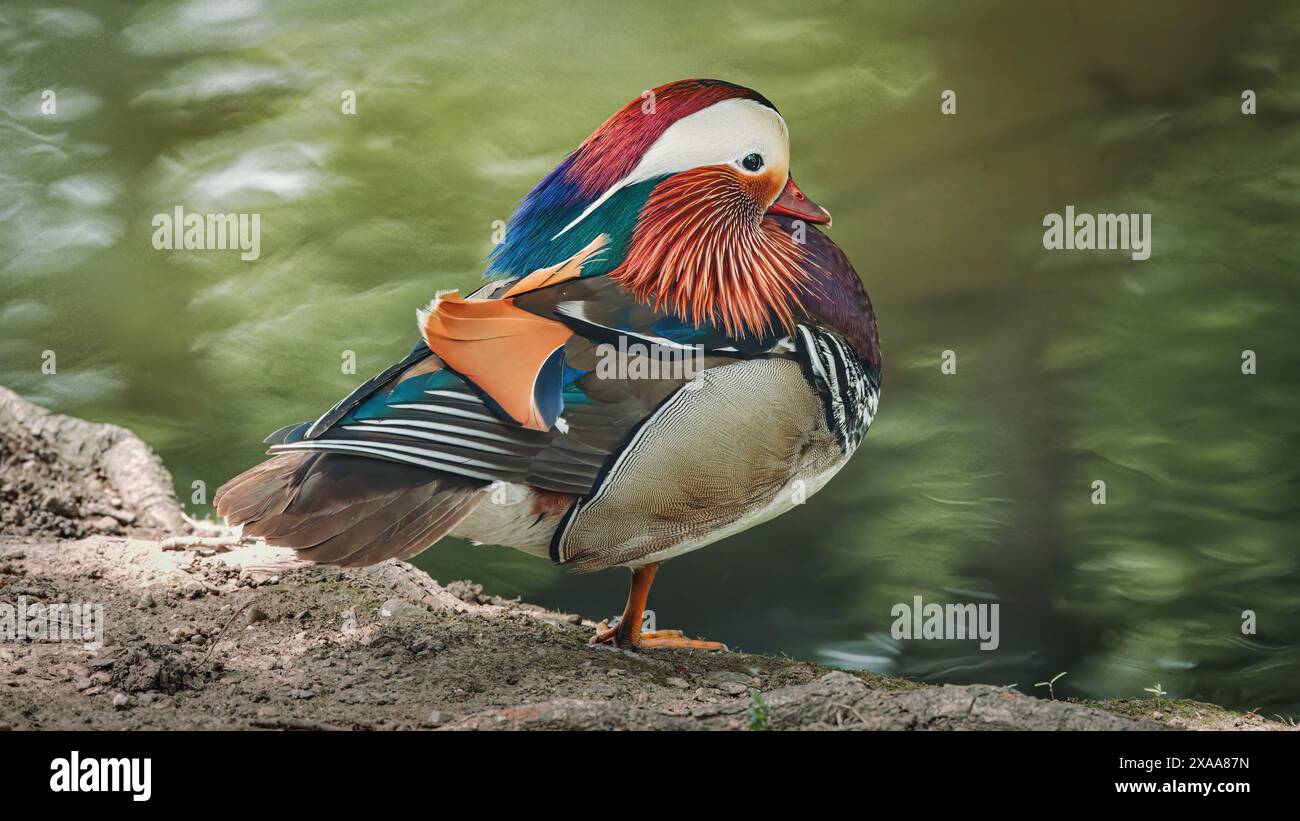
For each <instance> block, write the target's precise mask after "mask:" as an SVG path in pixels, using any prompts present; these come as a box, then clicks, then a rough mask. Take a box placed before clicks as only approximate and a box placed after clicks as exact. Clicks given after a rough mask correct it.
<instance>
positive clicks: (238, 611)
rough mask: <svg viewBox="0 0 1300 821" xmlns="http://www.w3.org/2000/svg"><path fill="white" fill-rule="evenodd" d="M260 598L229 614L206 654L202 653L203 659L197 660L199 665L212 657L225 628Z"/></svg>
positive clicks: (250, 600) (259, 598)
mask: <svg viewBox="0 0 1300 821" xmlns="http://www.w3.org/2000/svg"><path fill="white" fill-rule="evenodd" d="M262 598H263V597H262V596H258V597H257V598H255V599H249V600H248V601H246V602H244V603H243V604H242V605H240V606H239V609H238V610H236V611H235V612H234V613H232V614H231V616H230V618H229V619H227V620H226V623H225V624H223V625H221V629H220V630H218V631H217V634H216V635H215V636H213V637H212V643H211V644H209V645H208V652H206V653H204V654H203V658H201V659H199V664H206V663H207V661H208V656H210V655H212V651H213V650H215V649H217V642H219V641H221V637H222V636H223V635H225V632H226V628H227V627H229V626H230V625H231V623H232V622H234V620H235V619H236V618H238V617H239V614H240V613H242V612H244V611H245V610H247V609H248V606H249V605H250V604H255V603H257V602H259V601H261V600H262Z"/></svg>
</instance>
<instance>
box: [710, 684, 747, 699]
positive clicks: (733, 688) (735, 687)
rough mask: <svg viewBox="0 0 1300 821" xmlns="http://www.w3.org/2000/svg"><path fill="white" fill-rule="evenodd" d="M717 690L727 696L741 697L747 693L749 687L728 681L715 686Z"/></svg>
mask: <svg viewBox="0 0 1300 821" xmlns="http://www.w3.org/2000/svg"><path fill="white" fill-rule="evenodd" d="M717 689H719V690H721V691H722V692H724V693H726V694H727V695H729V696H743V695H745V694H747V693H748V692H749V687H747V686H745V685H744V684H740V683H738V682H734V681H729V682H725V683H723V684H719V685H718V686H717Z"/></svg>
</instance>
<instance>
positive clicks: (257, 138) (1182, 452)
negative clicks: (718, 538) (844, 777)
mask: <svg viewBox="0 0 1300 821" xmlns="http://www.w3.org/2000/svg"><path fill="white" fill-rule="evenodd" d="M0 54H2V55H3V57H2V58H0V214H2V215H3V221H0V288H2V289H3V292H2V296H0V384H5V385H8V386H10V387H13V388H14V389H16V390H18V391H19V392H21V393H23V394H24V395H26V396H28V397H29V398H31V399H33V400H34V401H36V402H39V403H41V404H44V405H47V406H50V407H53V408H55V409H57V410H59V411H61V412H65V413H71V414H76V415H79V416H83V417H86V418H89V419H93V420H98V421H109V422H115V423H118V424H122V425H126V426H128V427H131V428H133V429H134V430H136V431H137V432H138V433H140V434H141V435H142V436H143V437H144V438H145V439H146V440H147V441H148V442H149V443H150V444H152V445H153V446H154V447H155V448H156V449H157V450H158V451H159V452H160V453H161V454H162V456H163V457H164V459H165V460H166V462H167V464H168V466H169V467H170V468H171V471H172V473H173V475H174V477H175V479H176V484H177V488H178V491H179V493H180V495H181V496H182V498H184V499H187V500H188V499H189V498H190V495H191V487H192V483H193V482H194V481H196V480H201V481H203V482H205V483H206V486H207V489H208V494H207V498H208V499H209V500H210V498H211V493H212V491H213V490H215V488H216V487H217V486H218V485H219V484H220V483H221V482H223V481H224V480H225V479H226V478H228V477H229V476H231V475H233V474H235V473H237V472H239V471H240V470H243V469H244V468H246V467H248V466H249V465H251V464H253V463H254V462H256V461H258V460H259V458H260V457H261V454H262V452H263V448H262V446H261V444H260V440H261V438H262V437H263V436H264V435H265V434H266V433H269V432H270V431H271V430H274V429H275V428H278V427H280V426H281V425H284V424H287V423H289V422H295V421H299V420H302V419H306V418H310V417H314V416H316V415H317V414H318V413H319V412H321V411H322V410H323V409H325V408H326V407H328V406H329V405H330V404H332V403H333V402H334V401H335V400H336V399H338V398H339V396H341V395H342V394H343V393H345V392H347V391H348V390H350V389H351V388H352V387H353V386H354V385H355V384H356V383H357V382H359V381H360V380H361V379H364V378H365V377H367V376H369V375H370V374H371V373H373V372H375V371H378V370H379V369H381V368H382V367H384V366H385V365H387V364H388V363H389V362H391V361H393V360H394V359H395V358H397V357H398V356H400V355H401V354H402V353H404V352H405V351H406V349H407V348H408V347H409V345H410V344H411V342H412V341H413V339H414V338H415V336H414V334H415V323H414V319H415V308H416V307H417V306H419V305H421V304H422V303H424V302H426V301H427V300H428V299H429V298H430V297H431V296H432V295H433V293H434V291H435V290H436V289H439V288H452V287H459V288H462V289H468V288H470V287H472V286H473V283H474V282H475V281H476V279H477V277H478V275H479V272H480V271H481V266H482V259H483V257H484V255H485V254H486V253H487V251H488V250H489V248H490V245H489V243H490V237H491V230H492V222H493V221H494V220H498V219H505V218H507V217H508V216H509V214H510V211H511V210H512V208H513V206H514V204H515V203H516V202H517V200H518V199H519V197H520V196H522V195H523V194H524V193H525V192H526V191H527V190H528V189H529V188H530V187H531V186H532V185H533V183H534V182H535V181H536V180H537V179H539V178H540V177H541V176H542V175H543V174H544V173H545V172H546V171H547V170H548V169H549V168H550V167H551V166H553V165H554V164H555V163H556V162H557V161H558V160H559V159H560V158H561V157H562V156H563V155H564V154H565V153H566V152H567V151H568V150H569V149H571V148H572V147H573V146H575V145H576V144H577V143H578V142H579V141H580V140H581V139H582V138H583V137H585V136H586V135H587V134H588V133H589V132H590V131H591V130H592V129H593V128H594V127H595V126H596V125H598V124H599V123H600V122H601V121H602V120H603V119H604V118H605V117H606V116H608V115H609V114H610V113H611V112H612V111H613V110H614V109H615V108H616V107H618V106H619V105H621V104H622V103H624V102H626V101H627V100H629V99H632V98H634V97H636V96H637V95H638V94H639V93H640V92H641V91H642V90H643V89H646V88H649V87H651V86H654V85H658V84H660V83H664V82H667V81H670V80H674V79H679V78H682V77H689V76H706V77H718V78H723V79H727V80H731V81H734V82H738V83H742V84H745V85H749V86H752V87H754V88H756V89H758V90H760V91H761V92H762V93H763V94H765V95H767V96H768V97H770V98H771V99H772V100H773V101H775V103H776V104H777V106H779V107H780V109H781V111H782V113H783V114H784V115H785V117H786V119H787V121H788V123H789V125H790V130H791V140H792V153H793V168H794V171H795V174H796V176H797V178H798V180H799V183H800V185H801V187H802V188H803V189H804V190H805V191H807V192H808V193H809V195H810V196H812V197H813V198H814V199H815V200H817V201H818V202H820V203H822V204H823V205H825V206H827V207H828V208H829V209H830V210H831V211H832V212H833V213H834V214H835V226H834V228H833V229H832V230H831V231H830V236H831V237H832V238H833V239H834V240H835V241H836V242H837V243H839V244H840V245H841V246H842V247H843V248H844V249H845V251H846V252H847V253H848V255H849V257H850V258H851V259H852V260H853V261H854V263H855V265H856V267H857V269H858V271H859V272H860V274H861V275H862V278H863V280H864V281H865V282H866V284H867V287H868V289H869V290H870V292H871V295H872V297H873V299H874V301H875V303H876V307H877V311H878V313H879V319H880V326H881V333H882V339H883V345H884V353H885V364H886V373H885V384H884V395H883V401H882V404H881V410H880V415H879V417H878V419H877V421H876V424H875V426H874V427H873V428H872V431H871V433H870V435H869V436H868V437H867V439H866V441H865V443H864V445H863V447H862V449H861V450H860V451H859V452H858V455H857V456H856V457H855V458H854V460H853V462H852V463H851V464H850V465H849V467H848V468H846V469H845V471H844V472H843V473H841V474H840V476H839V477H838V478H837V479H836V480H835V481H834V482H832V483H831V485H830V486H829V487H828V488H827V489H826V490H824V491H823V492H822V493H821V494H819V495H818V496H817V497H815V498H814V499H812V500H811V502H810V503H809V504H808V505H806V506H805V507H803V508H800V509H798V510H796V511H795V512H793V513H791V514H789V515H787V516H785V517H783V518H781V519H779V520H777V521H775V522H773V523H771V524H769V525H766V526H764V527H762V528H760V529H758V530H754V531H750V532H748V533H745V534H743V535H740V536H738V537H734V538H731V539H728V540H727V541H725V542H722V543H719V544H717V545H714V546H713V547H711V548H709V549H708V550H705V551H700V552H698V553H695V554H692V555H690V556H687V557H684V558H681V559H679V560H677V561H674V562H672V563H671V564H670V565H668V567H667V568H666V569H665V571H664V572H663V573H661V580H660V583H659V584H658V585H657V586H656V589H655V591H654V596H653V598H652V600H651V607H652V608H653V609H654V610H655V611H656V613H657V619H658V623H659V624H660V625H661V626H674V627H684V628H686V629H687V630H688V632H689V633H690V634H692V635H700V636H704V637H709V638H715V639H721V640H724V641H727V642H728V643H730V644H731V645H732V646H733V647H735V646H738V647H741V648H744V649H746V650H753V651H763V652H768V653H777V652H784V653H787V654H789V655H791V656H794V657H799V658H809V659H817V660H821V661H827V662H830V663H834V664H839V665H844V666H849V667H862V666H865V667H868V668H871V669H874V670H878V671H884V672H896V673H904V674H909V675H915V676H920V677H922V678H925V679H927V680H931V681H953V682H976V681H979V682H989V683H994V684H1008V683H1013V682H1014V683H1017V684H1019V685H1020V687H1021V689H1023V690H1025V691H1027V692H1039V693H1041V692H1042V691H1041V690H1038V691H1036V690H1035V689H1034V688H1033V686H1032V685H1033V683H1034V682H1037V681H1042V680H1045V679H1048V678H1050V677H1052V676H1053V675H1055V674H1056V673H1058V672H1061V671H1067V672H1068V675H1067V676H1066V677H1065V678H1063V679H1062V680H1061V681H1060V682H1058V686H1057V688H1056V690H1057V693H1058V695H1066V696H1125V697H1145V696H1146V694H1144V693H1143V688H1146V687H1150V686H1152V685H1153V684H1155V683H1156V682H1160V683H1161V684H1163V686H1164V688H1165V690H1167V691H1168V692H1169V693H1170V694H1171V695H1173V696H1176V697H1181V696H1191V697H1196V698H1202V699H1207V700H1211V701H1216V702H1219V703H1223V704H1225V705H1229V706H1233V707H1238V708H1254V707H1260V708H1262V709H1264V710H1265V711H1267V712H1269V713H1274V712H1278V713H1284V714H1288V715H1294V714H1296V713H1297V712H1300V675H1298V674H1300V639H1298V638H1297V636H1298V635H1300V563H1298V559H1300V547H1298V545H1297V543H1296V537H1297V534H1298V533H1300V530H1298V529H1297V524H1300V507H1298V506H1297V490H1300V481H1298V478H1297V454H1300V447H1297V445H1298V444H1300V442H1298V441H1297V432H1298V429H1300V426H1298V425H1297V413H1296V408H1297V400H1298V399H1300V381H1298V380H1297V378H1296V377H1297V373H1298V372H1300V356H1298V355H1297V350H1296V323H1297V320H1298V319H1300V313H1297V310H1296V309H1297V304H1296V303H1297V284H1298V282H1297V261H1298V260H1300V232H1298V231H1297V226H1298V225H1300V222H1298V218H1300V162H1298V158H1300V129H1298V128H1297V127H1296V126H1297V123H1298V122H1300V63H1298V58H1300V11H1298V10H1297V8H1296V6H1295V4H1273V3H1269V2H1252V3H1248V4H1230V5H1229V4H1223V3H1220V2H1210V1H1209V0H1207V1H1206V2H1148V3H1142V4H1134V3H1130V2H1089V3H1083V2H1073V3H1029V2H1026V3H1006V2H983V3H978V4H974V3H971V4H966V3H962V4H958V3H947V2H920V3H896V2H883V1H882V2H852V3H848V2H846V3H818V2H801V3H764V4H754V3H728V2H712V3H699V2H684V3H679V2H657V3H653V4H644V5H641V6H637V7H632V6H623V5H622V4H610V3H597V2H591V3H575V2H568V1H566V2H554V3H532V4H527V5H525V4H497V3H487V2H473V3H471V2H465V3H409V4H402V3H395V2H394V3H376V2H358V0H347V2H292V1H288V2H274V3H272V2H260V1H259V0H213V1H211V2H209V1H208V0H203V2H199V1H198V0H194V1H193V2H152V3H134V2H131V3H128V2H117V3H115V2H105V1H103V0H101V1H100V2H85V3H79V4H76V3H74V4H71V5H69V6H66V7H61V8H42V7H39V6H37V5H36V4H16V5H15V4H10V5H6V6H3V7H0ZM47 88H48V89H53V90H55V91H56V93H57V95H58V96H57V106H58V108H57V114H56V115H55V116H53V117H47V116H43V115H42V114H41V113H40V94H41V91H42V90H43V89H47ZM1247 88H1249V89H1253V90H1254V91H1255V92H1256V93H1257V95H1258V101H1259V102H1258V108H1259V113H1258V114H1256V115H1255V116H1243V115H1242V113H1241V111H1240V106H1241V99H1240V95H1241V92H1242V90H1243V89H1247ZM345 89H351V90H354V91H355V92H356V95H357V113H356V114H355V116H345V115H344V114H342V113H341V112H340V104H341V94H342V92H343V91H344V90H345ZM944 89H953V90H955V91H956V92H957V114H956V115H955V116H947V117H945V116H941V115H940V113H939V97H940V93H941V92H942V91H943V90H944ZM1069 204H1073V205H1075V206H1076V207H1077V208H1078V209H1079V210H1080V211H1085V210H1086V211H1091V212H1094V213H1095V212H1149V213H1151V214H1152V222H1153V227H1154V252H1153V254H1152V257H1151V259H1150V260H1148V261H1145V262H1137V261H1133V260H1131V259H1130V258H1129V255H1128V254H1127V253H1124V252H1093V253H1083V252H1067V251H1057V252H1047V251H1044V250H1043V248H1042V242H1041V240H1042V231H1043V229H1042V227H1041V224H1042V219H1043V216H1044V215H1045V214H1046V213H1048V212H1062V211H1063V210H1064V208H1065V206H1066V205H1069ZM176 205H182V206H184V207H185V208H186V209H187V210H193V211H222V212H250V211H251V212H257V213H260V214H261V215H262V223H261V225H262V257H261V259H259V260H257V261H256V262H241V261H240V260H239V258H238V254H237V253H236V252H221V251H214V252H166V251H155V250H153V248H152V247H151V244H150V237H151V235H152V227H151V219H152V217H153V215H154V214H155V213H159V212H170V211H171V210H172V209H173V208H174V207H175V206H176ZM47 349H49V350H54V351H55V352H56V353H57V356H58V366H59V367H58V373H57V374H56V375H53V376H46V375H42V374H41V372H40V363H41V352H42V351H44V350H47ZM1245 349H1251V350H1254V351H1255V352H1256V353H1257V356H1258V361H1259V366H1258V367H1259V373H1258V374H1257V375H1255V376H1244V375H1243V374H1242V373H1241V369H1240V365H1241V353H1242V351H1243V350H1245ZM345 350H351V351H354V352H355V353H356V357H357V374H356V375H355V376H353V375H348V374H344V373H342V369H341V367H340V364H341V357H342V355H343V351H345ZM944 350H952V351H954V352H955V353H956V355H957V366H958V367H957V373H956V374H954V375H944V374H942V373H941V372H940V368H939V359H940V354H941V352H942V351H944ZM1098 479H1100V480H1104V481H1105V482H1106V483H1107V504H1106V505H1105V506H1098V505H1093V504H1092V503H1091V502H1090V496H1091V492H1092V482H1093V481H1094V480H1098ZM190 508H191V510H192V511H193V512H194V513H195V514H196V515H205V514H209V513H210V507H208V506H207V505H190ZM418 563H419V564H420V565H421V566H423V567H425V568H426V569H428V570H429V571H430V572H431V573H432V574H433V576H434V577H436V578H438V579H441V580H443V581H449V580H451V579H455V578H464V577H472V578H474V579H475V580H477V581H480V582H483V583H484V584H485V585H486V586H487V588H488V590H489V592H494V593H499V594H502V595H507V596H515V595H519V596H523V597H525V598H526V599H529V600H531V601H535V602H538V603H541V604H546V605H551V606H555V607H559V608H563V609H566V610H568V611H570V612H573V611H577V612H583V613H585V614H587V615H591V616H600V615H604V614H613V613H615V612H617V611H618V610H619V609H621V606H622V601H623V596H624V593H625V589H626V587H625V586H626V581H627V580H626V577H625V576H626V574H624V573H622V572H618V571H614V572H608V573H604V574H600V575H597V576H594V577H583V576H572V575H569V574H567V573H566V572H564V571H562V570H559V569H557V568H554V567H551V566H549V565H548V564H547V563H544V562H538V561H536V560H533V559H529V558H527V557H525V556H523V555H522V554H518V553H515V552H514V551H511V550H508V549H502V548H473V547H471V546H469V545H467V544H464V543H457V542H452V541H448V542H446V543H443V544H441V545H439V547H438V548H436V549H435V550H431V551H428V552H426V553H425V554H424V555H423V556H421V557H420V558H419V559H418ZM915 595H922V596H924V597H925V598H926V599H927V601H936V602H940V603H942V602H948V601H974V602H997V603H1000V605H1001V634H1002V636H1001V647H1000V648H999V649H998V650H997V651H996V652H980V651H978V650H977V649H976V647H975V645H974V643H972V642H895V641H894V640H892V639H891V638H890V637H889V627H890V624H891V622H892V618H891V616H890V608H891V606H892V605H893V604H894V603H896V602H910V601H911V600H912V597H913V596H915ZM1247 609H1249V610H1253V611H1255V612H1256V613H1257V617H1258V631H1259V632H1258V634H1257V635H1254V636H1246V635H1243V634H1242V632H1241V629H1240V626H1241V614H1242V611H1243V610H1247Z"/></svg>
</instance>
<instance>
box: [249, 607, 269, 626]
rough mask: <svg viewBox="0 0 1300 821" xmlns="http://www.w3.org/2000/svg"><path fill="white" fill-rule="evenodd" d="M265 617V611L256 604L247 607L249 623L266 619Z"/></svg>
mask: <svg viewBox="0 0 1300 821" xmlns="http://www.w3.org/2000/svg"><path fill="white" fill-rule="evenodd" d="M267 618H268V616H267V615H266V611H265V610H263V609H262V608H260V607H257V606H256V605H254V606H253V607H250V608H249V609H248V623H249V624H257V623H258V622H260V621H266V620H267Z"/></svg>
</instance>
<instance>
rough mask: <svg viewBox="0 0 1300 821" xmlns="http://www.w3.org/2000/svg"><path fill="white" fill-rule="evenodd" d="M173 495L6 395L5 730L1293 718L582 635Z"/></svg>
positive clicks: (1260, 722) (1245, 722) (160, 474)
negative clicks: (295, 545) (61, 608)
mask: <svg viewBox="0 0 1300 821" xmlns="http://www.w3.org/2000/svg"><path fill="white" fill-rule="evenodd" d="M170 485H171V480H170V477H169V476H168V475H167V473H166V470H165V469H164V468H163V466H162V464H161V462H159V461H158V460H157V458H156V457H155V456H154V455H153V454H152V453H151V452H150V451H149V450H148V448H147V447H146V446H145V445H144V443H143V442H140V440H138V439H137V438H135V437H134V436H133V435H132V434H130V432H129V431H125V430H124V429H122V428H115V427H112V426H105V425H93V424H91V423H87V422H83V421H81V420H76V419H71V418H69V417H63V416H57V415H54V414H50V413H48V412H46V411H44V410H41V409H39V408H36V407H35V406H32V405H30V404H29V403H25V402H24V401H23V400H21V399H20V398H18V397H17V396H16V395H14V394H12V393H10V392H8V391H5V390H4V389H3V388H0V729H23V730H26V729H80V728H95V729H146V728H147V729H285V730H292V729H438V730H456V729H534V728H536V729H701V730H765V729H771V730H783V729H819V730H820V729H825V730H833V729H863V730H865V729H936V730H937V729H1163V728H1166V727H1181V728H1189V729H1202V728H1212V729H1230V728H1235V729H1285V728H1286V726H1285V725H1282V724H1279V723H1276V722H1270V721H1268V720H1266V719H1264V718H1262V717H1259V716H1256V715H1249V714H1239V713H1233V712H1230V711H1225V710H1222V709H1220V708H1218V707H1214V706H1212V705H1206V704H1198V703H1195V702H1186V701H1183V702H1169V701H1165V702H1162V703H1160V704H1155V703H1154V702H1131V701H1126V702H1113V703H1101V704H1093V705H1085V704H1078V703H1071V702H1064V701H1051V700H1043V699H1039V698H1034V697H1031V696H1027V695H1024V694H1022V693H1019V692H1017V691H1015V690H1010V689H1006V688H999V687H990V686H983V685H978V686H942V687H934V686H927V685H923V684H920V683H917V682H912V681H908V680H905V679H899V678H891V677H886V676H880V675H875V674H872V673H867V672H854V673H847V672H842V671H836V670H831V669H829V668H826V667H822V666H819V665H816V664H812V663H807V662H798V661H792V660H789V659H778V658H771V657H766V656H756V655H747V654H741V653H705V652H693V651H680V650H674V651H662V650H656V651H651V652H646V653H629V652H625V651H621V650H617V649H613V648H610V647H605V646H591V645H589V644H588V643H587V641H588V639H589V638H590V637H591V635H592V634H593V633H594V631H595V625H594V624H593V623H592V622H591V621H587V620H584V619H582V618H581V617H580V616H578V615H576V614H564V613H555V612H550V611H547V610H544V609H542V608H539V607H536V606H533V605H529V604H525V603H520V602H515V601H505V600H501V599H499V598H496V597H492V596H489V595H485V594H484V592H483V591H482V589H481V588H480V587H479V586H478V585H475V584H473V583H471V582H467V581H461V582H451V583H449V584H447V585H446V586H443V585H440V584H438V583H437V582H435V581H434V580H433V579H431V578H430V577H429V576H428V575H427V574H425V573H423V572H422V571H420V570H418V569H416V568H415V567H412V566H411V565H409V564H406V563H403V562H395V561H390V562H386V563H384V564H381V565H377V566H375V567H371V568H365V569H361V570H341V569H337V568H328V567H320V566H314V565H306V564H303V563H301V562H299V561H298V560H297V559H296V558H295V556H294V555H293V551H288V550H280V549H276V548H271V547H268V546H266V545H264V544H259V543H253V542H249V541H241V540H240V539H239V538H238V536H237V535H236V534H233V533H231V532H228V531H221V530H217V529H214V528H212V527H211V526H206V527H205V526H204V525H203V523H195V522H190V521H188V520H186V519H185V518H184V516H183V515H182V514H181V511H180V507H179V505H178V504H177V503H176V500H175V498H174V496H173V495H172V492H171V489H170ZM110 520H111V522H110ZM82 603H84V604H91V605H101V606H102V607H103V614H104V624H105V625H106V627H105V631H104V636H103V644H102V646H87V645H86V644H84V643H81V642H74V641H43V640H36V641H32V640H30V639H28V640H6V639H5V638H4V637H3V635H2V634H3V632H4V630H5V629H6V625H5V614H6V612H8V613H14V612H16V608H17V607H18V606H19V605H20V604H21V605H23V606H25V607H31V606H33V605H41V606H42V607H48V606H50V605H55V604H69V605H71V604H82ZM11 618H12V617H11ZM10 628H12V622H11V624H10Z"/></svg>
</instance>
